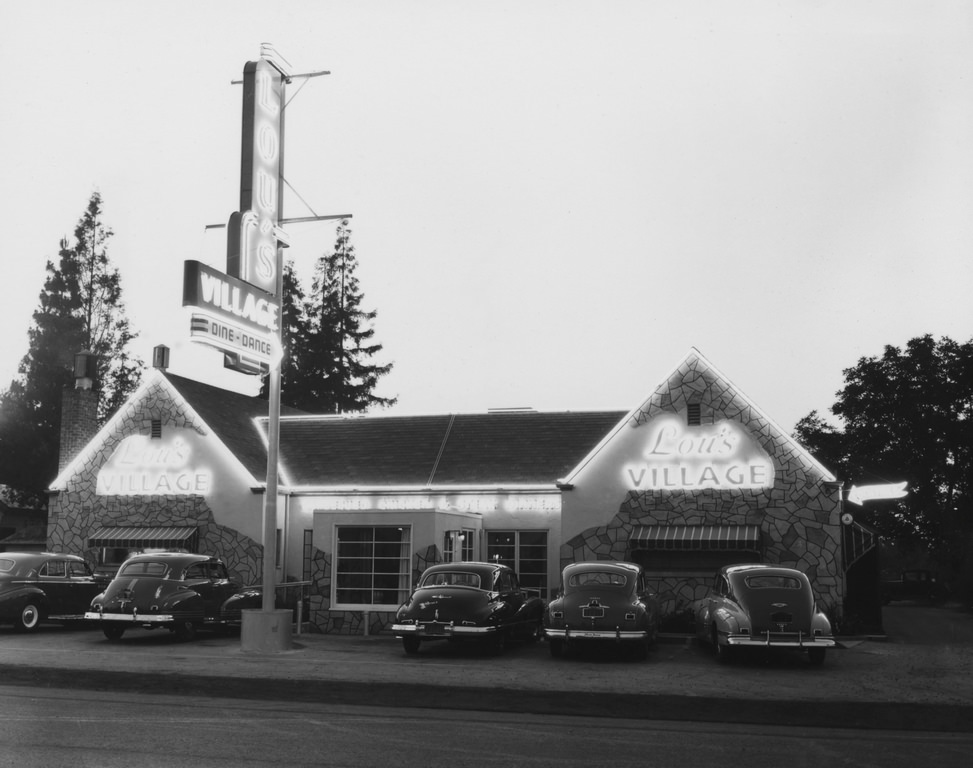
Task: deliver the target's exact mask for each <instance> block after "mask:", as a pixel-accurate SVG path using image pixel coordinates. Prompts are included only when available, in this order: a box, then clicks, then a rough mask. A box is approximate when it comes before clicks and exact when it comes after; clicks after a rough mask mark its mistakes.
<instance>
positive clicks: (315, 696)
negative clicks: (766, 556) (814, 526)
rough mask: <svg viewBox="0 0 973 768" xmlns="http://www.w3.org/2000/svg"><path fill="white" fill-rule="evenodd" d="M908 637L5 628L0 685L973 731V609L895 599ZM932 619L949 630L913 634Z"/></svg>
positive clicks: (0, 639)
mask: <svg viewBox="0 0 973 768" xmlns="http://www.w3.org/2000/svg"><path fill="white" fill-rule="evenodd" d="M887 612H888V613H887V615H888V619H887V620H886V625H887V627H888V626H896V627H902V628H903V629H902V630H901V631H900V634H894V633H890V634H889V636H888V637H882V638H842V647H841V648H840V649H836V650H834V651H832V652H831V653H829V655H828V658H827V661H826V662H825V664H824V666H822V667H813V666H811V665H809V664H808V663H807V661H806V659H805V658H804V657H803V656H801V655H798V654H793V653H774V654H752V655H750V656H748V657H747V658H744V659H741V660H740V661H738V662H737V663H734V664H731V665H722V664H719V663H717V661H716V660H715V659H714V658H713V656H712V654H711V653H710V652H709V651H708V650H707V649H706V648H705V647H701V646H699V645H698V644H697V643H696V642H695V641H693V640H691V639H690V638H687V637H679V636H668V637H665V638H663V641H662V642H660V644H659V645H658V647H657V648H656V650H655V651H654V652H653V653H652V654H650V657H649V659H648V660H647V661H637V660H635V659H632V658H630V657H629V656H627V655H624V654H613V653H609V654H605V655H596V654H581V655H573V656H568V657H566V658H563V659H552V658H551V657H550V655H549V653H548V649H547V646H546V644H545V643H543V642H541V643H535V644H530V645H524V646H519V647H513V648H510V649H508V651H507V652H506V653H505V654H503V655H502V656H491V655H489V654H486V653H483V652H482V651H481V650H480V649H478V648H476V647H473V646H466V645H462V644H448V643H441V644H436V643H432V644H428V645H424V646H423V648H422V650H421V652H420V653H419V654H418V655H415V656H410V655H406V654H405V653H404V652H403V650H402V646H401V644H400V643H399V641H397V640H396V639H395V638H394V637H392V636H391V635H384V634H383V635H378V636H367V637H363V636H357V637H350V636H340V635H319V634H303V635H300V636H295V637H294V643H293V647H292V648H291V649H289V650H286V651H283V652H277V653H262V652H252V651H243V650H242V649H241V647H240V640H239V637H238V636H235V635H232V634H231V635H219V634H201V635H200V636H199V638H198V639H197V640H195V641H191V642H184V643H180V642H177V641H176V640H175V638H174V637H173V636H172V635H170V634H169V633H167V632H164V631H148V630H136V631H132V632H130V633H126V635H125V637H124V638H123V639H122V640H121V641H119V642H114V643H113V642H109V641H107V640H106V639H105V638H104V637H103V635H102V633H101V632H100V631H99V630H98V629H91V628H81V627H58V626H49V627H43V628H42V629H41V630H40V631H39V632H37V633H35V634H32V635H23V634H18V633H15V632H13V631H11V630H9V629H6V628H4V629H0V685H4V686H33V687H50V688H76V689H89V690H96V691H115V692H118V693H137V692H145V693H163V694H179V695H190V696H191V695H219V696H224V697H230V698H251V699H252V698H256V699H266V700H276V701H290V702H300V701H307V702H315V703H321V704H347V705H363V706H390V707H401V706H413V707H425V708H437V709H458V710H463V709H466V710H473V709H476V710H483V711H497V712H501V711H503V712H523V713H544V714H559V715H585V716H589V717H626V718H635V719H653V720H695V721H708V722H730V723H732V722H740V723H776V724H781V725H788V724H793V725H801V726H822V727H851V728H875V729H893V730H894V729H906V730H925V731H942V732H963V733H968V732H973V615H971V614H970V612H969V611H964V610H959V609H951V608H931V607H921V606H893V607H890V608H888V609H887ZM930 627H932V628H934V631H939V632H941V633H943V634H945V635H947V637H944V638H942V639H941V642H929V641H928V638H926V639H920V640H916V639H915V637H914V635H915V634H916V633H918V635H919V636H920V637H921V638H925V635H923V632H924V631H927V630H928V628H930Z"/></svg>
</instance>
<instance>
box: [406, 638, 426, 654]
mask: <svg viewBox="0 0 973 768" xmlns="http://www.w3.org/2000/svg"><path fill="white" fill-rule="evenodd" d="M421 644H422V640H420V639H419V638H418V637H403V638H402V647H403V648H404V649H405V652H406V653H408V654H410V655H411V654H415V653H419V646H420V645H421Z"/></svg>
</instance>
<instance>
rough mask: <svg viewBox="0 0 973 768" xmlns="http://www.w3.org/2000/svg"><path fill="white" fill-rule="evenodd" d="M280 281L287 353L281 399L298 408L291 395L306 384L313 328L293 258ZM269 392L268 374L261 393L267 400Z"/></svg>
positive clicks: (282, 373)
mask: <svg viewBox="0 0 973 768" xmlns="http://www.w3.org/2000/svg"><path fill="white" fill-rule="evenodd" d="M281 284H282V289H283V298H282V300H281V309H280V323H281V329H282V331H283V333H282V337H283V345H284V357H283V360H281V401H282V402H285V403H286V404H287V405H291V406H292V407H295V408H297V407H300V406H298V405H296V404H295V402H292V401H294V400H295V398H294V397H290V395H291V393H298V392H301V391H302V390H303V388H304V378H305V376H306V375H307V373H306V366H305V363H304V357H305V351H306V350H307V348H308V344H309V339H310V329H309V327H308V321H307V315H306V314H305V307H304V304H305V296H304V289H303V288H302V287H301V282H300V280H299V279H298V277H297V273H296V272H295V271H294V262H293V261H288V262H286V263H285V264H284V272H283V274H282V275H281ZM269 394H270V385H269V379H268V377H266V376H265V377H264V379H263V383H262V385H261V388H260V396H261V397H262V398H264V399H265V400H266V399H267V397H269Z"/></svg>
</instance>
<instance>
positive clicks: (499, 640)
mask: <svg viewBox="0 0 973 768" xmlns="http://www.w3.org/2000/svg"><path fill="white" fill-rule="evenodd" d="M487 642H488V646H487V647H488V648H489V651H490V653H491V654H492V655H494V656H500V655H501V654H502V653H503V652H504V651H505V650H507V633H506V632H504V631H503V630H497V633H496V634H495V635H494V636H493V637H491V638H490V639H489V640H488V641H487Z"/></svg>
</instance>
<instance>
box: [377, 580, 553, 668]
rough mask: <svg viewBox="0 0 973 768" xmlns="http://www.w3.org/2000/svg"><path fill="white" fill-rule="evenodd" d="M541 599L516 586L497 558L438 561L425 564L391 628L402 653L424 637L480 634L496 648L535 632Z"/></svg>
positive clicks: (528, 637) (413, 648) (533, 636)
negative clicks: (399, 640)
mask: <svg viewBox="0 0 973 768" xmlns="http://www.w3.org/2000/svg"><path fill="white" fill-rule="evenodd" d="M543 615H544V601H543V600H541V598H540V597H538V596H536V595H531V594H529V593H528V592H527V591H526V590H524V589H522V588H521V587H520V584H519V583H518V581H517V574H516V573H514V571H513V569H511V568H510V567H508V566H506V565H501V564H499V563H443V564H441V565H434V566H432V567H430V568H427V569H426V571H425V572H424V573H423V574H422V578H421V579H420V580H419V585H418V586H417V587H416V589H415V591H414V592H413V593H412V595H411V597H409V599H408V600H407V601H406V602H405V603H404V604H403V605H402V606H400V607H399V610H398V612H397V613H396V615H395V623H394V624H393V625H392V630H393V631H394V632H395V635H396V637H400V638H401V639H402V645H403V647H404V648H405V651H406V653H417V652H418V651H419V646H420V645H421V643H423V642H424V641H429V640H482V641H485V642H487V643H489V644H490V645H491V647H492V648H493V649H494V651H496V652H500V651H502V650H503V648H504V647H505V645H506V644H507V642H508V641H518V640H520V641H527V640H536V639H538V638H539V637H540V633H541V622H542V621H543Z"/></svg>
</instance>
